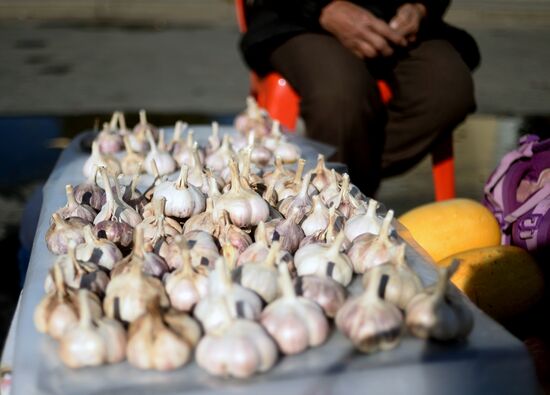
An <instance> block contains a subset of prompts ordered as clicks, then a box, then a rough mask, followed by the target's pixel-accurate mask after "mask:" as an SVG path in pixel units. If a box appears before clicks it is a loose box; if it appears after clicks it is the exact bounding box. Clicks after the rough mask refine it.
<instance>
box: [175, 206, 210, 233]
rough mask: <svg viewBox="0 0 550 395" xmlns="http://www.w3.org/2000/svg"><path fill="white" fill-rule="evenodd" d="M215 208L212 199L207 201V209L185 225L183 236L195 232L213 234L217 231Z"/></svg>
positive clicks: (195, 215)
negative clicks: (214, 215)
mask: <svg viewBox="0 0 550 395" xmlns="http://www.w3.org/2000/svg"><path fill="white" fill-rule="evenodd" d="M213 210H214V206H213V203H212V199H211V198H207V199H206V209H205V210H204V211H203V212H202V213H199V214H194V215H192V216H191V217H190V218H189V219H188V220H187V221H185V223H184V224H183V234H186V233H189V232H192V231H194V230H201V231H203V232H207V233H210V234H213V233H214V231H215V229H216V226H217V224H216V221H214V217H213V216H212V215H213Z"/></svg>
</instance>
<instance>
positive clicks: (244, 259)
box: [237, 222, 294, 268]
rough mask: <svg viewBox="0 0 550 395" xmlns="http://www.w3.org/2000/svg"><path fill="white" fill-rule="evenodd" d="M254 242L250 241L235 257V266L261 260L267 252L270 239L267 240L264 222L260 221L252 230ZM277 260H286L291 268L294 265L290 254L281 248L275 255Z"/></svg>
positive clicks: (265, 256)
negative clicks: (254, 229) (253, 230)
mask: <svg viewBox="0 0 550 395" xmlns="http://www.w3.org/2000/svg"><path fill="white" fill-rule="evenodd" d="M254 240H255V241H254V243H252V244H251V245H250V246H249V247H248V248H247V249H246V250H244V251H243V253H242V254H240V255H239V257H238V259H237V266H240V265H244V264H245V263H255V262H263V261H264V260H265V259H266V258H267V256H268V254H269V246H270V245H271V241H268V240H267V232H266V229H265V223H264V222H260V223H259V224H258V226H257V227H256V231H255V232H254ZM276 258H277V259H276V261H277V262H286V263H287V264H288V265H289V266H290V267H291V268H292V266H293V265H294V263H293V258H292V255H291V254H290V253H289V252H288V251H285V250H283V249H281V251H279V253H278V254H277V257H276Z"/></svg>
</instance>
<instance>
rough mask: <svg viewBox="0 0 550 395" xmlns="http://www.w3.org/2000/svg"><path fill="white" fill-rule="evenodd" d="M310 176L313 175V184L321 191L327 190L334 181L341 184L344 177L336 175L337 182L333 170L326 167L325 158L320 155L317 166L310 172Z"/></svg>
mask: <svg viewBox="0 0 550 395" xmlns="http://www.w3.org/2000/svg"><path fill="white" fill-rule="evenodd" d="M308 174H311V183H312V184H313V186H315V188H317V189H318V190H319V191H323V190H325V189H326V188H327V187H328V186H329V185H331V183H333V182H334V181H336V182H339V181H341V180H342V176H341V175H340V174H338V173H336V172H335V173H334V176H335V177H336V180H334V179H333V175H332V172H331V170H329V169H328V168H327V167H326V166H325V156H324V155H322V154H319V155H318V156H317V166H315V169H313V170H310V171H309V172H308Z"/></svg>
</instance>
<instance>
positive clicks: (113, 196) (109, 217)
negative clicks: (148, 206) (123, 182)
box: [94, 168, 142, 227]
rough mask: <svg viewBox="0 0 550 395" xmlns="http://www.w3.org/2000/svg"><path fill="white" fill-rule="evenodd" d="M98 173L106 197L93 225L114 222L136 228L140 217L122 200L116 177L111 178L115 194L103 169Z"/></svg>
mask: <svg viewBox="0 0 550 395" xmlns="http://www.w3.org/2000/svg"><path fill="white" fill-rule="evenodd" d="M99 172H100V174H101V177H102V179H103V183H104V185H105V186H106V188H105V193H106V196H107V201H106V203H105V205H104V206H103V208H102V209H101V211H100V212H99V213H98V214H97V216H96V217H95V219H94V224H95V225H97V224H99V223H100V222H103V221H115V222H124V223H125V224H128V225H130V226H131V227H135V226H137V225H138V224H139V223H140V222H141V220H142V219H141V215H139V214H138V212H137V211H136V210H134V209H133V208H132V207H130V206H129V205H128V204H127V203H126V202H124V201H123V200H122V197H121V195H120V187H119V185H118V180H117V179H116V177H115V178H113V183H114V186H115V192H113V189H112V188H111V183H110V181H109V176H108V175H107V171H105V168H100V169H99Z"/></svg>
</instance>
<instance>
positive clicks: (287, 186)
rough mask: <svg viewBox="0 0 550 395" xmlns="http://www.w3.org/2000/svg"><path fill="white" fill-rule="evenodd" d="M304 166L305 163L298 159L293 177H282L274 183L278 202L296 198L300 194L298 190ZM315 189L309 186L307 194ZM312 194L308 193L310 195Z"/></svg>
mask: <svg viewBox="0 0 550 395" xmlns="http://www.w3.org/2000/svg"><path fill="white" fill-rule="evenodd" d="M305 164H306V161H305V160H304V159H300V160H299V161H298V165H297V167H296V173H294V177H293V178H291V177H283V178H282V179H280V180H279V181H278V182H276V183H275V186H274V188H275V192H277V197H278V199H279V201H281V200H284V199H285V198H287V197H290V196H296V195H297V194H298V193H300V188H301V186H302V175H303V173H304V166H305ZM311 188H313V189H315V187H314V186H313V185H311V184H310V185H309V190H308V192H313V191H312V189H311ZM311 194H312V193H310V195H311Z"/></svg>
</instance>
